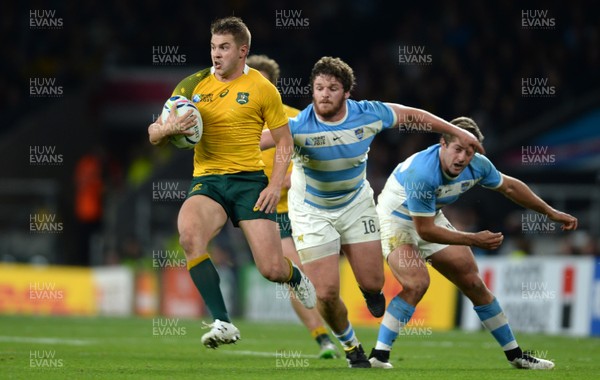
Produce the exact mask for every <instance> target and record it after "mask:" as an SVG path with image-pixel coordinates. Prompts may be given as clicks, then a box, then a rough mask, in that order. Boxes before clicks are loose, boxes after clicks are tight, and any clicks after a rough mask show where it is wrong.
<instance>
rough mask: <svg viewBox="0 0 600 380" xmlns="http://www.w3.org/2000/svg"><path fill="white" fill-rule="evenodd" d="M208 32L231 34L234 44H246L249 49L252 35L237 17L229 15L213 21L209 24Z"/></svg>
mask: <svg viewBox="0 0 600 380" xmlns="http://www.w3.org/2000/svg"><path fill="white" fill-rule="evenodd" d="M210 33H211V34H213V35H214V34H231V35H232V36H233V39H234V40H235V43H236V44H238V45H239V46H242V45H248V50H250V41H251V39H252V36H251V35H250V30H249V29H248V27H247V26H246V24H244V22H243V21H242V19H241V18H239V17H234V16H231V17H225V18H220V19H217V20H215V21H213V23H212V24H211V25H210Z"/></svg>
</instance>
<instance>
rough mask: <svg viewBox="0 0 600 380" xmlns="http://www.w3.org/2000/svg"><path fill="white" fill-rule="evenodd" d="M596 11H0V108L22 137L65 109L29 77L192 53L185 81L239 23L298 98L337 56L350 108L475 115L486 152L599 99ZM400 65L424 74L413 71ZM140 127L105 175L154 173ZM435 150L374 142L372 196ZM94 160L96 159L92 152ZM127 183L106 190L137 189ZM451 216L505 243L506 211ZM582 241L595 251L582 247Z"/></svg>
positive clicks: (117, 4)
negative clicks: (532, 85) (581, 101)
mask: <svg viewBox="0 0 600 380" xmlns="http://www.w3.org/2000/svg"><path fill="white" fill-rule="evenodd" d="M592 5H593V3H592V2H586V1H570V2H559V1H551V2H546V1H533V2H529V1H528V2H525V3H522V2H514V1H495V2H480V1H470V2H467V1H443V2H442V1H439V2H434V3H431V2H427V3H424V2H410V3H403V4H397V5H396V6H397V7H399V11H397V12H394V11H392V10H391V8H390V7H389V6H388V5H386V4H385V2H384V1H371V2H364V1H360V0H351V1H345V2H342V1H328V0H324V1H319V2H314V3H311V2H300V1H293V2H285V3H284V2H281V1H278V0H271V1H264V2H260V4H258V3H256V2H252V3H251V2H249V1H240V0H230V1H221V2H209V3H207V2H197V1H180V2H178V3H177V4H172V3H165V2H161V1H158V0H149V1H145V2H143V4H137V3H136V2H122V1H115V0H108V1H97V0H90V1H84V2H81V3H79V2H58V1H56V2H54V1H50V2H35V1H34V2H30V3H29V4H26V3H18V2H9V3H7V4H3V12H1V13H0V19H1V20H2V23H1V26H0V28H1V29H0V33H1V35H2V41H3V42H4V46H3V51H4V54H3V57H4V59H3V60H2V62H1V63H0V67H1V69H2V73H3V75H2V76H1V77H0V88H2V89H3V91H1V92H0V94H1V95H0V96H2V104H3V116H4V118H5V119H4V121H5V122H4V123H2V127H0V135H2V134H3V133H6V132H8V131H9V130H10V129H11V128H14V127H16V126H17V125H18V121H19V120H20V118H21V116H22V115H23V113H24V112H25V110H28V109H32V106H35V107H40V106H44V105H50V106H51V104H52V102H54V101H60V100H55V99H52V98H45V99H39V98H32V97H31V96H30V94H29V93H28V89H29V81H30V79H31V78H37V77H51V78H56V80H57V82H58V83H60V84H61V85H62V86H64V87H65V88H67V89H70V88H78V87H81V86H85V85H86V84H89V83H90V82H91V83H101V82H102V80H103V77H104V73H105V72H106V71H107V70H108V69H109V68H123V67H147V68H153V62H152V49H153V47H154V46H166V45H171V46H177V47H178V48H179V49H181V51H182V52H183V53H185V54H186V58H187V59H186V63H185V65H184V66H183V67H184V68H185V69H189V72H190V73H192V72H194V71H197V70H198V69H199V68H201V67H205V66H208V65H210V57H209V41H210V32H209V26H210V22H211V21H212V20H214V19H215V18H217V17H221V16H226V15H232V14H234V15H237V16H240V17H242V18H243V19H244V21H245V22H246V23H247V24H248V26H249V28H250V30H251V31H252V37H253V40H252V48H251V53H256V54H267V55H269V56H271V57H272V58H274V59H276V60H277V61H278V62H279V64H280V66H281V70H282V77H284V78H299V79H301V81H302V84H303V85H305V86H306V85H307V84H308V77H309V74H310V69H311V68H312V65H313V63H314V62H316V60H317V59H318V58H320V57H321V56H323V55H332V56H339V57H340V58H342V59H344V60H345V61H346V62H348V63H349V64H350V65H351V66H352V67H353V68H354V70H355V74H356V77H357V86H356V89H355V91H354V93H353V94H352V97H353V98H355V99H372V100H382V101H390V102H397V103H401V104H405V105H408V106H414V107H418V108H422V109H425V110H428V111H430V112H432V113H434V114H436V115H439V116H441V117H443V118H445V119H447V120H449V119H452V118H454V117H456V116H459V115H468V116H471V117H473V118H474V119H475V120H476V121H477V122H478V123H479V124H480V127H481V128H482V131H483V133H484V134H485V135H486V141H485V143H486V145H487V146H493V145H494V144H495V143H496V142H498V141H501V140H502V139H503V137H504V136H506V135H507V133H511V131H514V130H515V128H517V127H522V126H523V125H524V123H527V122H528V121H531V120H533V119H535V118H536V117H537V116H539V115H540V114H542V113H544V112H545V111H547V110H551V109H554V108H556V107H558V106H560V105H561V104H563V103H565V102H566V101H567V100H570V99H573V98H576V97H578V96H580V95H582V94H585V93H587V92H590V91H591V90H593V89H597V88H599V87H600V86H599V84H600V77H599V76H600V70H598V67H600V49H598V46H600V27H599V25H598V15H597V12H592V11H590V7H592ZM41 9H45V10H49V11H54V13H52V14H51V13H47V14H46V16H44V17H46V18H48V19H49V18H54V19H55V20H56V19H61V21H62V22H61V23H60V24H61V26H60V27H56V28H41V29H39V28H34V27H32V26H31V20H32V18H38V19H39V18H42V16H40V13H39V12H38V13H36V12H33V13H32V11H34V10H41ZM394 9H395V7H394ZM592 9H593V7H592ZM528 10H538V11H540V12H537V13H535V12H533V13H532V12H527V11H528ZM283 11H288V12H287V13H285V12H283ZM293 18H296V19H297V21H302V22H297V23H296V24H297V25H300V26H297V27H287V28H285V27H281V20H283V19H286V20H290V19H293ZM278 20H279V21H278ZM407 52H408V53H407ZM406 54H412V58H415V57H416V59H417V60H421V61H422V62H421V63H419V64H413V63H407V60H406V58H407V57H406ZM154 68H156V67H154ZM156 69H157V70H161V69H164V67H159V68H156ZM525 78H542V79H547V81H548V84H549V85H551V86H554V88H556V93H555V94H554V95H553V96H551V97H526V96H523V94H522V91H521V86H522V80H523V79H525ZM283 100H284V102H285V103H287V104H289V105H292V106H295V107H297V108H304V107H305V106H306V105H307V104H308V103H310V101H311V99H310V94H304V95H302V96H284V97H283ZM146 122H147V120H146V121H144V122H141V123H140V125H139V126H138V127H136V129H135V130H136V131H137V132H139V139H132V140H131V141H130V143H129V146H125V147H123V146H122V145H123V144H122V143H121V144H120V145H119V148H118V149H119V152H115V151H111V149H115V148H112V147H111V145H110V144H107V145H106V146H105V147H104V149H105V153H106V154H108V156H117V157H119V161H120V162H118V163H117V164H115V163H114V162H113V163H112V164H111V165H113V166H115V165H117V166H120V167H122V169H121V170H119V171H118V172H119V173H120V175H121V176H123V177H124V178H125V177H126V176H127V175H128V174H127V173H130V175H133V174H131V173H137V172H139V165H140V162H142V163H146V164H147V163H148V162H150V163H152V162H154V161H155V157H154V156H155V155H156V154H155V153H152V152H151V149H149V147H148V144H147V136H146V129H145V128H146V126H147V123H146ZM101 130H102V129H101ZM103 141H110V139H109V138H106V137H105V138H104V139H103ZM434 142H436V137H435V136H432V135H430V134H426V133H415V132H413V133H409V132H407V133H399V132H398V131H388V132H385V133H383V135H382V136H379V137H378V138H377V139H376V140H375V141H374V143H373V145H372V148H371V151H370V153H369V171H368V178H369V180H370V182H371V184H372V186H373V188H374V190H375V193H376V194H378V193H379V191H380V190H381V188H382V187H383V184H384V182H385V180H386V178H387V176H388V174H389V173H390V172H391V170H392V169H393V168H394V167H395V165H396V164H397V163H398V162H400V161H402V160H403V159H404V158H406V157H407V156H408V155H410V154H412V153H414V152H415V151H417V150H420V149H423V148H424V147H425V146H427V145H429V144H431V143H434ZM91 149H95V148H94V147H93V146H92V145H91V144H90V150H91ZM123 151H127V152H131V153H130V154H123ZM133 152H135V153H133ZM492 159H493V157H492ZM146 169H148V168H147V167H146ZM148 170H150V172H148ZM148 170H146V172H145V176H144V178H150V177H151V175H152V174H151V165H150V169H148ZM113 174H114V170H113ZM522 179H524V180H527V178H522ZM138 180H139V179H138ZM131 181H136V179H131ZM131 181H128V180H127V179H126V180H124V181H118V180H116V181H111V183H120V184H124V185H127V184H128V183H129V184H130V185H131ZM131 186H133V185H131ZM133 187H135V186H133ZM121 190H122V189H121ZM121 190H120V191H121ZM106 191H108V192H110V191H111V189H110V188H108V189H106ZM105 194H106V192H105ZM459 210H460V211H459V212H456V211H455V212H452V210H449V213H451V214H455V215H457V216H456V218H457V219H460V221H457V223H461V224H463V225H464V226H465V228H466V229H473V230H475V229H479V228H497V229H500V230H505V231H506V232H507V233H510V231H509V229H508V226H507V225H506V224H505V223H504V222H503V220H504V219H505V218H506V213H504V214H501V215H499V217H498V218H495V219H494V220H495V223H496V224H495V225H490V224H489V219H485V220H484V218H483V217H482V216H481V215H479V214H478V212H477V211H476V210H474V208H473V207H471V208H469V207H466V208H462V209H461V208H460V206H459ZM93 227H94V229H95V228H96V227H97V226H96V225H95V224H94V225H93ZM594 239H596V240H597V236H595V237H593V238H592V237H590V236H589V235H588V237H585V236H584V237H583V238H573V239H570V240H573V242H569V241H567V240H565V242H564V244H565V247H563V248H562V249H561V252H563V253H574V252H588V253H591V254H598V247H597V244H595V243H594V242H596V240H594ZM587 240H591V243H589V244H582V243H581V242H580V241H587ZM128 244H129V243H128ZM569 244H570V246H569ZM515 246H518V244H515ZM581 246H586V247H588V246H591V247H592V248H586V249H582V248H578V247H581Z"/></svg>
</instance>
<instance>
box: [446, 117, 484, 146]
mask: <svg viewBox="0 0 600 380" xmlns="http://www.w3.org/2000/svg"><path fill="white" fill-rule="evenodd" d="M450 124H454V125H456V126H457V127H459V128H462V129H464V130H466V131H468V132H471V133H472V134H473V136H475V138H477V140H479V142H483V139H484V138H485V137H484V136H483V133H481V130H480V129H479V126H478V125H477V123H476V122H475V120H473V119H471V118H470V117H466V116H460V117H457V118H456V119H454V120H452V121H450ZM442 138H443V139H444V141H446V143H447V144H449V143H451V142H452V140H453V139H454V136H453V135H450V134H448V133H444V134H443V135H442Z"/></svg>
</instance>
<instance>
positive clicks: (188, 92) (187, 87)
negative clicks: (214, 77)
mask: <svg viewBox="0 0 600 380" xmlns="http://www.w3.org/2000/svg"><path fill="white" fill-rule="evenodd" d="M209 75H210V67H209V68H207V69H204V70H200V71H198V72H197V73H194V74H192V75H190V76H188V77H186V78H184V79H183V80H182V81H181V82H179V84H178V85H177V87H175V90H173V96H174V95H182V96H185V97H186V98H188V99H189V100H192V95H194V89H195V88H196V86H197V85H198V83H200V82H202V81H203V80H204V79H206V78H207V77H208V76H209Z"/></svg>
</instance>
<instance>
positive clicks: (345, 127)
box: [289, 99, 397, 209]
mask: <svg viewBox="0 0 600 380" xmlns="http://www.w3.org/2000/svg"><path fill="white" fill-rule="evenodd" d="M346 106H347V113H346V116H345V117H344V118H343V119H342V120H340V121H337V122H325V121H321V120H319V119H318V118H317V115H316V114H315V111H314V109H313V105H312V104H310V105H309V106H308V107H306V108H305V109H304V110H303V111H302V112H300V114H299V115H298V116H296V117H295V118H293V119H290V121H289V125H290V130H291V132H292V137H293V139H294V155H293V157H292V162H293V164H294V168H293V170H292V187H291V189H290V192H292V193H293V194H294V195H295V196H298V197H300V198H301V199H304V202H306V203H307V204H310V205H312V206H314V207H318V208H322V209H335V208H339V207H343V206H345V205H347V204H348V203H350V202H351V201H352V200H353V199H354V197H356V195H358V193H359V191H360V189H361V188H362V186H363V185H364V184H365V182H366V175H367V153H368V152H369V146H370V145H371V141H373V139H374V138H375V135H377V133H379V132H381V131H382V130H383V129H385V128H391V127H393V126H395V125H396V123H397V118H396V114H395V112H394V111H393V110H392V109H391V108H390V107H389V106H387V105H385V104H384V103H382V102H379V101H367V100H363V101H355V100H351V99H348V100H346Z"/></svg>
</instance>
